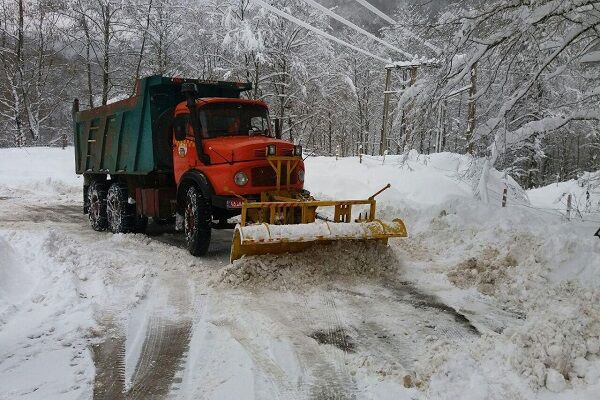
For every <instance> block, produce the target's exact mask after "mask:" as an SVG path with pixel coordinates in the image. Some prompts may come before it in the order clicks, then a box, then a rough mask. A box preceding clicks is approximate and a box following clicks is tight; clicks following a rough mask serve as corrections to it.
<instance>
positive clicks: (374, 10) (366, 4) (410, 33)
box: [356, 0, 442, 55]
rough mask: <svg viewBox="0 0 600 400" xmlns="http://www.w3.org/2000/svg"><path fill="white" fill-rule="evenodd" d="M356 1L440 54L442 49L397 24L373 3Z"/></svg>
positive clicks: (364, 0)
mask: <svg viewBox="0 0 600 400" xmlns="http://www.w3.org/2000/svg"><path fill="white" fill-rule="evenodd" d="M356 2H357V3H359V4H361V5H362V6H363V7H365V8H366V9H368V10H369V11H371V12H372V13H373V14H375V15H377V16H378V17H380V18H381V19H383V20H385V21H387V22H388V23H390V24H392V25H394V26H397V27H399V28H400V29H401V30H402V32H404V33H405V34H406V35H407V36H410V37H412V38H413V39H416V40H418V41H420V42H422V43H423V44H424V45H425V46H427V47H428V48H429V49H431V50H433V52H434V53H435V54H438V55H439V54H441V53H442V50H441V49H440V48H439V47H437V46H436V45H434V44H432V43H430V42H429V41H428V40H425V39H422V38H420V37H418V36H417V35H415V34H414V33H412V32H410V31H409V30H408V29H405V28H402V27H400V26H399V25H398V23H397V22H396V21H394V20H393V19H392V18H390V17H388V16H387V15H386V14H385V13H384V12H383V11H381V10H380V9H378V8H377V7H375V6H374V5H372V4H371V3H369V2H368V1H366V0H356Z"/></svg>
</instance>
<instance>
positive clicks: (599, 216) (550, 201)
mask: <svg viewBox="0 0 600 400" xmlns="http://www.w3.org/2000/svg"><path fill="white" fill-rule="evenodd" d="M569 195H571V206H572V209H573V213H572V214H573V218H575V219H577V218H579V219H590V220H596V221H598V222H600V171H599V172H595V173H589V172H586V173H584V174H582V175H581V177H580V178H579V179H577V180H575V179H571V180H569V181H566V182H558V183H553V184H551V185H547V186H544V187H541V188H537V189H532V190H530V191H529V198H530V200H531V203H532V205H534V206H536V207H542V208H545V209H547V210H548V211H554V212H561V213H564V212H565V211H566V209H567V201H568V196H569Z"/></svg>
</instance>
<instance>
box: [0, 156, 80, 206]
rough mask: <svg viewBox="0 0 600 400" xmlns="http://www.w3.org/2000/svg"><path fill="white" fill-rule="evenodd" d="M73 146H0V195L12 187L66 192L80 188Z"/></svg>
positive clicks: (35, 190)
mask: <svg viewBox="0 0 600 400" xmlns="http://www.w3.org/2000/svg"><path fill="white" fill-rule="evenodd" d="M81 182H82V180H81V177H80V176H77V175H75V161H74V150H73V147H67V148H65V149H64V150H63V149H59V148H55V147H20V148H8V149H0V196H10V195H11V192H12V191H15V190H17V191H18V190H29V191H34V192H42V193H48V194H67V193H73V192H76V191H77V190H81Z"/></svg>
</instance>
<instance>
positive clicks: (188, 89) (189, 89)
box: [181, 83, 198, 95]
mask: <svg viewBox="0 0 600 400" xmlns="http://www.w3.org/2000/svg"><path fill="white" fill-rule="evenodd" d="M181 93H183V94H185V95H188V94H191V95H194V94H196V93H198V86H197V85H196V84H195V83H183V84H182V85H181Z"/></svg>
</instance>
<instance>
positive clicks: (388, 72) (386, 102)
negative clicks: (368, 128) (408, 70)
mask: <svg viewBox="0 0 600 400" xmlns="http://www.w3.org/2000/svg"><path fill="white" fill-rule="evenodd" d="M392 68H393V67H391V66H387V67H385V90H384V92H383V122H382V124H381V139H380V141H379V155H381V156H382V155H383V152H384V151H385V143H386V141H387V128H388V116H389V110H390V95H391V93H390V86H391V84H392Z"/></svg>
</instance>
